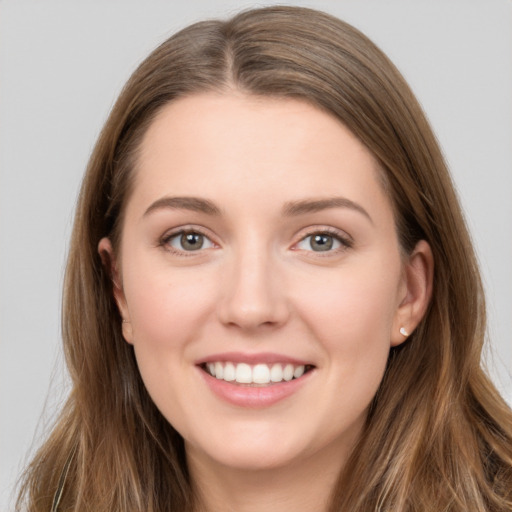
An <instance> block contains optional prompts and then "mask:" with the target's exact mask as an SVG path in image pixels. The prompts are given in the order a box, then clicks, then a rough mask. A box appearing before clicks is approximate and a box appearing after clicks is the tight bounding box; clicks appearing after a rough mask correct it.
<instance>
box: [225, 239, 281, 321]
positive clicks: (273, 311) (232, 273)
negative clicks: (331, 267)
mask: <svg viewBox="0 0 512 512" xmlns="http://www.w3.org/2000/svg"><path fill="white" fill-rule="evenodd" d="M278 267H279V265H278V264H277V262H275V261H273V260H272V257H271V255H269V254H267V252H266V251H258V250H256V249H253V250H251V249H250V248H246V250H245V251H243V254H238V255H237V256H235V257H234V258H233V261H232V262H231V263H230V264H229V268H226V269H225V275H224V279H223V284H222V296H221V299H220V301H219V303H218V316H219V320H220V321H221V322H222V323H223V324H224V325H227V326H237V327H239V328H241V329H243V330H245V331H254V330H258V329H262V328H263V329H265V328H267V329H268V328H276V327H279V326H281V325H283V324H284V323H285V322H286V321H287V320H288V318H289V314H290V310H289V304H288V301H287V298H286V290H285V287H284V286H283V282H282V279H280V272H279V269H278Z"/></svg>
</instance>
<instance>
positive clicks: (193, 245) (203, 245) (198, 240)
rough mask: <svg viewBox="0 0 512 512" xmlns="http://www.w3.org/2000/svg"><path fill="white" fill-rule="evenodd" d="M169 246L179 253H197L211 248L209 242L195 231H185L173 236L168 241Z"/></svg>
mask: <svg viewBox="0 0 512 512" xmlns="http://www.w3.org/2000/svg"><path fill="white" fill-rule="evenodd" d="M169 245H170V246H171V247H174V248H175V249H178V250H180V251H187V252H189V251H199V250H200V249H208V248H210V247H212V246H213V244H212V242H211V240H210V239H209V238H207V237H206V236H204V235H203V234H201V233H197V232H196V231H187V232H182V233H178V234H176V235H174V236H173V237H171V238H170V239H169Z"/></svg>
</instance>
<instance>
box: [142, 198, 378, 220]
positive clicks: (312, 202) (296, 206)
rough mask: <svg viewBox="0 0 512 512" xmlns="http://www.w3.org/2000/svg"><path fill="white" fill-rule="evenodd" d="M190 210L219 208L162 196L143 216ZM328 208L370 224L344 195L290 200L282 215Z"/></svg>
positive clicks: (207, 202) (204, 201)
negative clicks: (351, 213)
mask: <svg viewBox="0 0 512 512" xmlns="http://www.w3.org/2000/svg"><path fill="white" fill-rule="evenodd" d="M167 208H169V209H173V210H190V211H194V212H199V213H205V214H207V215H215V216H218V215H220V214H221V211H220V209H219V208H218V207H217V206H216V205H215V204H214V203H213V202H212V201H210V200H208V199H202V198H200V197H169V196H166V197H162V198H160V199H157V200H156V201H155V202H154V203H152V204H151V205H150V206H149V207H148V209H147V210H146V211H145V212H144V215H143V216H144V217H145V216H147V215H149V214H150V213H151V212H153V211H156V210H161V209H167ZM330 208H349V209H351V210H355V211H356V212H359V213H361V214H362V215H364V216H365V217H366V218H367V219H368V220H369V221H370V222H371V223H372V224H373V220H372V218H371V217H370V214H369V213H368V212H367V211H366V210H365V209H364V208H363V207H362V206H361V205H359V204H358V203H355V202H354V201H351V200H350V199H347V198H346V197H330V198H327V199H302V200H299V201H290V202H288V203H286V204H285V205H284V207H283V210H282V211H283V215H284V216H286V217H293V216H298V215H303V214H306V213H316V212H320V211H322V210H328V209H330Z"/></svg>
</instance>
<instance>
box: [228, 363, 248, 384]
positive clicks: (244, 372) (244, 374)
mask: <svg viewBox="0 0 512 512" xmlns="http://www.w3.org/2000/svg"><path fill="white" fill-rule="evenodd" d="M228 364H229V363H228ZM226 366H227V365H226ZM235 380H236V381H237V382H239V383H240V384H250V383H251V382H252V370H251V367H250V366H249V365H248V364H245V363H240V364H237V365H236V378H235Z"/></svg>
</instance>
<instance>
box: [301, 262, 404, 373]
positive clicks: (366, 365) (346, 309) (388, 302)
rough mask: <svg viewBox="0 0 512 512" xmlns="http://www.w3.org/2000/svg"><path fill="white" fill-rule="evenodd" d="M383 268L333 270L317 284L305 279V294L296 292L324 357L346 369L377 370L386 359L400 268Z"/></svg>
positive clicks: (364, 267)
mask: <svg viewBox="0 0 512 512" xmlns="http://www.w3.org/2000/svg"><path fill="white" fill-rule="evenodd" d="M383 268H385V269H386V271H382V269H381V266H380V265H364V266H363V265H361V266H360V267H356V266H353V267H351V268H350V270H349V269H347V271H344V270H342V271H337V272H332V273H331V274H329V275H328V276H326V278H325V279H324V281H323V285H322V286H318V285H317V286H314V285H313V284H314V283H309V286H307V288H308V293H306V292H305V290H304V289H302V290H297V293H296V297H297V300H296V303H297V304H300V306H298V307H300V310H301V316H302V318H303V319H304V321H305V322H306V323H307V325H308V327H309V329H310V330H311V331H312V332H313V333H314V336H315V338H316V339H318V340H319V341H320V342H321V344H322V345H323V348H324V350H325V352H326V354H328V357H329V359H330V360H333V361H335V362H336V364H344V366H350V367H351V371H354V370H355V369H356V368H360V369H361V371H365V370H370V369H372V368H375V370H376V371H380V370H378V369H381V368H383V367H384V365H385V362H386V360H387V356H388V353H389V348H390V340H391V329H392V325H393V318H394V314H395V311H396V307H397V283H398V279H399V273H400V270H399V268H400V267H399V265H397V264H393V265H391V264H388V265H387V266H385V267H383ZM390 269H391V270H390ZM343 362H345V363H346V364H345V363H343Z"/></svg>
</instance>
